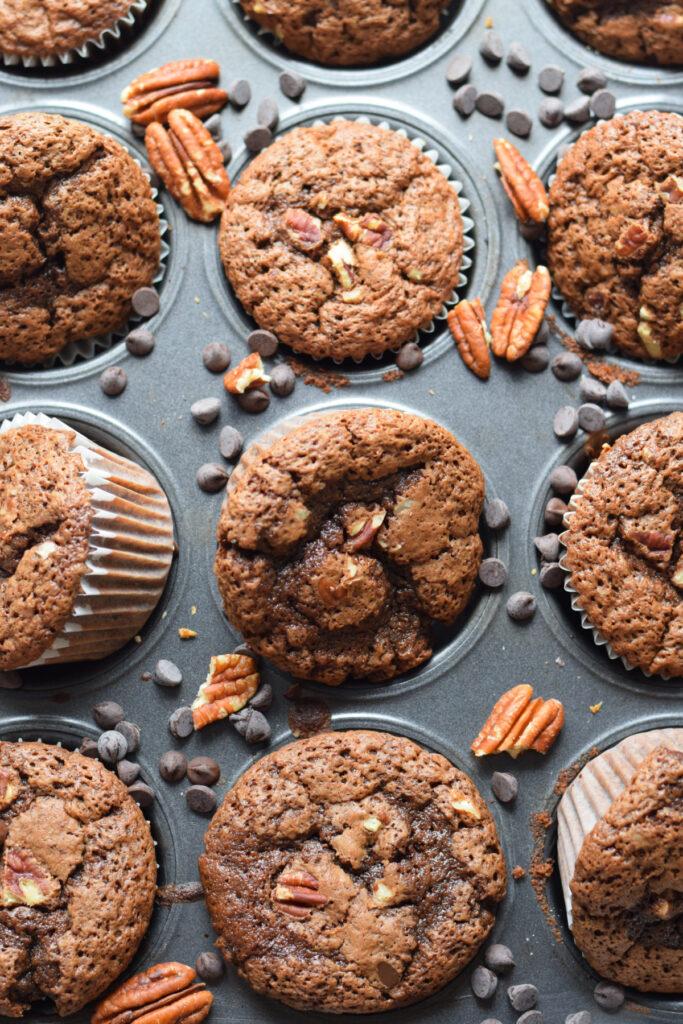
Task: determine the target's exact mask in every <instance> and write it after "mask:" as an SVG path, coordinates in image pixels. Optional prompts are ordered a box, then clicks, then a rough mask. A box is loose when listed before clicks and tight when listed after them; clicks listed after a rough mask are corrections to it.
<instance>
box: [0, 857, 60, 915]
mask: <svg viewBox="0 0 683 1024" xmlns="http://www.w3.org/2000/svg"><path fill="white" fill-rule="evenodd" d="M59 889H60V885H59V882H58V881H57V879H56V878H53V877H52V875H49V874H48V873H47V871H46V870H45V869H44V868H43V867H42V866H41V865H40V864H39V863H38V861H37V860H36V858H35V857H34V856H33V854H32V853H31V852H30V851H29V850H17V849H6V850H5V855H4V860H3V865H2V884H1V887H0V893H1V896H0V904H1V905H2V906H3V907H13V906H17V905H18V904H21V905H24V906H27V907H38V906H40V905H41V904H42V903H48V902H49V901H50V900H51V899H52V898H53V897H54V896H56V895H57V894H58V893H59Z"/></svg>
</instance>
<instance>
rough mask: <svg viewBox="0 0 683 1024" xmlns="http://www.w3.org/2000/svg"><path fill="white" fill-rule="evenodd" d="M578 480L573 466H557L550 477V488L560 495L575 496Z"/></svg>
mask: <svg viewBox="0 0 683 1024" xmlns="http://www.w3.org/2000/svg"><path fill="white" fill-rule="evenodd" d="M577 483H578V479H577V476H576V473H575V472H574V470H573V469H572V467H571V466H555V469H554V470H553V471H552V474H551V476H550V486H551V487H552V489H553V490H554V491H557V493H558V494H573V493H574V491H575V490H576V485H577Z"/></svg>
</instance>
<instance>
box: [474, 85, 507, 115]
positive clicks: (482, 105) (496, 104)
mask: <svg viewBox="0 0 683 1024" xmlns="http://www.w3.org/2000/svg"><path fill="white" fill-rule="evenodd" d="M476 107H477V110H478V111H479V113H480V114H484V115H485V116H486V117H500V116H501V114H502V113H503V111H504V110H505V100H504V99H503V97H502V96H501V94H500V93H499V92H494V91H493V90H487V91H485V92H480V93H479V95H478V96H477V102H476Z"/></svg>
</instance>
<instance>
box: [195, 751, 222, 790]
mask: <svg viewBox="0 0 683 1024" xmlns="http://www.w3.org/2000/svg"><path fill="white" fill-rule="evenodd" d="M187 777H188V779H189V780H190V782H194V783H196V784H197V785H198V786H213V785H214V784H215V783H216V782H218V780H219V778H220V777H221V770H220V768H219V767H218V765H217V764H216V762H215V761H214V760H213V758H212V757H193V758H192V760H191V761H190V762H189V764H188V766H187Z"/></svg>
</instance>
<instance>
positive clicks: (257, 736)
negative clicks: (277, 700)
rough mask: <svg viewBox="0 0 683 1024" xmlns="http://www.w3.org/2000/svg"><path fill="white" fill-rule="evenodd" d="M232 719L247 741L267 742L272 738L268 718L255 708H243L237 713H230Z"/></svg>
mask: <svg viewBox="0 0 683 1024" xmlns="http://www.w3.org/2000/svg"><path fill="white" fill-rule="evenodd" d="M230 721H231V722H232V724H233V725H234V726H235V729H236V730H237V732H238V733H239V734H240V736H243V737H244V739H245V740H246V741H247V743H265V742H266V741H267V740H269V739H270V736H271V729H270V726H269V725H268V720H267V719H266V717H265V715H262V714H261V712H260V711H257V710H256V709H255V708H243V710H242V711H238V712H237V714H235V715H230Z"/></svg>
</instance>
